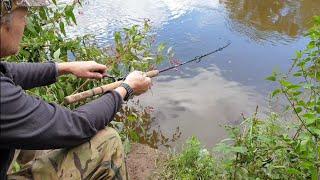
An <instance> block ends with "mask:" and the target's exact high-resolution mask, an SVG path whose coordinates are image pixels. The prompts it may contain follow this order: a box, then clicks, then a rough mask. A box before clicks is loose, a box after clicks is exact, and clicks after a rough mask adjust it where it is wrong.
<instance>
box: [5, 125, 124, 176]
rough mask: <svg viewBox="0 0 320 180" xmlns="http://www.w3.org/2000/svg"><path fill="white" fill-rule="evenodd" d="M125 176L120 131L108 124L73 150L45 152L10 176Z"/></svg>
mask: <svg viewBox="0 0 320 180" xmlns="http://www.w3.org/2000/svg"><path fill="white" fill-rule="evenodd" d="M18 177H19V178H25V179H29V178H30V179H113V178H114V179H126V169H125V163H124V151H123V147H122V144H121V139H120V137H119V134H118V133H117V132H116V131H115V130H114V129H112V128H109V127H107V128H106V129H104V130H101V131H99V132H98V134H96V135H95V136H94V137H93V138H92V139H91V140H90V141H89V142H87V143H84V144H81V145H79V146H77V147H74V148H72V149H57V150H50V151H47V152H45V153H44V154H42V155H41V156H39V157H36V158H35V160H33V161H31V162H29V163H28V164H26V165H25V166H24V167H23V169H22V170H21V171H19V172H17V173H14V174H10V175H9V177H8V178H9V179H17V178H18Z"/></svg>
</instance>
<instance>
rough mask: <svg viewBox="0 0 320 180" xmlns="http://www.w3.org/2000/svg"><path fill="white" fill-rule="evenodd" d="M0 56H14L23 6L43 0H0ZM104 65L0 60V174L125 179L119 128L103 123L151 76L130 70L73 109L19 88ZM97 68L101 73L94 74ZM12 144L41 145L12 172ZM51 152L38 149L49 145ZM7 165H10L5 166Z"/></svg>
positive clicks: (32, 147) (43, 0) (23, 16)
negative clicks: (108, 88) (113, 85)
mask: <svg viewBox="0 0 320 180" xmlns="http://www.w3.org/2000/svg"><path fill="white" fill-rule="evenodd" d="M0 2H1V14H0V17H1V24H0V28H1V34H0V36H1V38H0V45H1V49H0V58H4V57H6V56H10V55H14V54H16V53H17V52H18V51H19V43H20V41H21V39H22V36H23V31H24V28H25V26H26V16H27V9H28V8H34V7H39V6H47V5H49V2H47V0H0ZM106 69H107V67H106V66H104V65H101V64H98V63H96V62H93V61H86V62H70V63H53V62H48V63H18V64H16V63H8V62H3V61H1V62H0V82H1V86H0V107H1V109H0V110H1V115H0V154H1V156H0V179H1V180H2V179H6V178H8V179H70V178H71V179H82V178H83V179H91V178H92V179H102V178H103V179H105V178H107V179H127V177H126V169H125V162H124V151H123V147H122V144H121V139H120V137H119V135H118V133H117V132H116V131H115V130H114V129H112V128H109V127H107V125H108V124H109V122H110V121H112V120H113V117H114V115H115V114H116V113H117V111H118V110H119V109H120V107H121V104H122V102H123V100H124V101H126V100H127V99H128V98H130V97H131V96H133V95H139V94H142V93H144V92H146V91H147V90H148V89H149V88H150V86H151V79H150V78H148V77H146V76H144V74H143V73H142V72H139V71H135V72H132V73H130V74H129V75H128V77H127V78H126V80H125V81H124V82H123V83H121V84H120V86H119V87H117V88H116V89H114V90H111V91H108V92H105V94H104V95H103V96H101V97H100V98H98V99H96V100H94V101H92V102H90V103H88V104H85V105H83V106H81V107H79V108H77V109H75V110H73V111H72V110H70V109H67V108H64V107H62V106H59V105H57V104H54V103H47V102H45V101H44V100H42V99H39V98H36V97H33V96H30V95H28V94H26V93H25V92H24V90H27V89H31V88H34V87H39V86H47V85H49V84H52V83H55V82H56V80H57V78H58V76H60V75H62V74H73V75H75V76H77V77H79V78H95V79H100V78H102V77H103V73H102V72H104V71H105V70H106ZM99 72H101V73H99ZM17 149H21V150H22V152H30V151H23V150H41V151H38V152H37V154H42V156H38V157H35V156H32V158H31V161H30V162H29V163H28V164H26V165H25V166H24V167H22V170H21V171H19V172H16V173H11V171H10V163H11V162H12V160H13V158H14V154H15V152H16V150H17ZM49 149H51V151H43V150H49ZM8 169H9V170H8Z"/></svg>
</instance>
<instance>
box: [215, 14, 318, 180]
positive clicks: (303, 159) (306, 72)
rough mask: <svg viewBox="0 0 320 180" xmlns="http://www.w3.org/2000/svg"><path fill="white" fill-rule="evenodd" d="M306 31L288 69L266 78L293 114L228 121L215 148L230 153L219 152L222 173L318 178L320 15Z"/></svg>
mask: <svg viewBox="0 0 320 180" xmlns="http://www.w3.org/2000/svg"><path fill="white" fill-rule="evenodd" d="M307 36H308V37H309V38H310V42H309V44H308V45H307V47H306V49H305V50H303V51H297V53H296V57H295V58H294V61H293V64H292V68H291V69H290V70H289V72H288V73H286V74H282V73H276V72H274V73H273V74H272V75H271V76H269V77H268V78H267V79H268V80H270V81H273V82H276V83H277V84H278V87H279V88H277V89H275V90H274V91H273V92H272V93H271V97H273V98H275V97H278V98H280V99H284V100H285V102H287V105H286V108H285V110H284V111H289V112H291V114H293V116H289V117H293V118H291V120H290V122H284V121H285V119H288V118H286V117H281V116H280V115H277V114H275V113H271V114H269V116H268V118H266V119H261V118H258V117H257V114H255V115H254V116H253V117H250V118H244V121H243V123H242V124H241V126H240V127H229V128H228V131H229V132H230V137H231V138H230V139H229V140H230V141H229V142H228V140H226V141H224V142H221V143H220V144H219V145H218V146H217V148H216V150H218V151H220V152H224V153H227V154H228V156H227V157H228V158H222V159H223V162H224V163H223V164H224V166H223V167H224V170H222V171H223V172H224V173H222V174H224V177H229V178H231V177H232V178H234V179H243V178H246V177H250V178H254V177H260V178H262V179H318V178H320V171H319V170H320V169H319V168H320V160H319V158H320V147H319V145H320V143H319V138H320V102H319V101H320V96H319V94H320V86H319V85H320V84H319V80H320V75H319V71H320V17H315V25H314V27H313V28H311V29H310V30H309V32H308V33H307ZM288 123H289V124H290V125H289V126H288V125H285V124H288ZM224 157H225V156H224Z"/></svg>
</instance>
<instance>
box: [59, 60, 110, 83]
mask: <svg viewBox="0 0 320 180" xmlns="http://www.w3.org/2000/svg"><path fill="white" fill-rule="evenodd" d="M57 67H58V73H59V75H63V74H73V75H75V76H77V77H79V78H90V79H101V78H102V77H103V73H104V72H105V71H106V70H107V66H105V65H103V64H98V63H96V62H95V61H76V62H65V63H58V64H57Z"/></svg>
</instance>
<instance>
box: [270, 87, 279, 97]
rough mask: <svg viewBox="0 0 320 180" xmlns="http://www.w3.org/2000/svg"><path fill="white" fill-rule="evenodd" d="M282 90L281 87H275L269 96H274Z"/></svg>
mask: <svg viewBox="0 0 320 180" xmlns="http://www.w3.org/2000/svg"><path fill="white" fill-rule="evenodd" d="M281 92H282V91H281V89H276V90H274V91H273V92H272V93H271V97H275V96H276V95H278V94H280V93H281Z"/></svg>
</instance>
